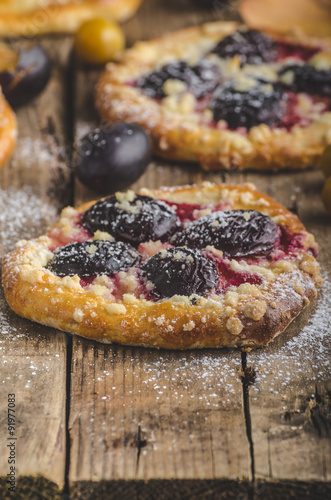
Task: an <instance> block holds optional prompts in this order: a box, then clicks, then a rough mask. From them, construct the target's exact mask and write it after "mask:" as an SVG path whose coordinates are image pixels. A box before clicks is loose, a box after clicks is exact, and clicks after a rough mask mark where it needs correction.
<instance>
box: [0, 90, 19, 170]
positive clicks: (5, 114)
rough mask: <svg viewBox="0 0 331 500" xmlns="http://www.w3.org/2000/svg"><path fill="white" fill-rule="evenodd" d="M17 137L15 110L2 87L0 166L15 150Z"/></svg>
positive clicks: (0, 105) (0, 94) (0, 104)
mask: <svg viewBox="0 0 331 500" xmlns="http://www.w3.org/2000/svg"><path fill="white" fill-rule="evenodd" d="M16 137H17V124H16V117H15V113H14V111H13V110H12V109H11V107H10V106H9V104H8V103H7V101H6V99H5V98H4V96H3V94H2V92H1V87H0V168H1V167H2V166H3V165H4V164H5V163H6V161H7V160H8V159H9V157H10V155H11V154H12V152H13V149H14V146H15V143H16Z"/></svg>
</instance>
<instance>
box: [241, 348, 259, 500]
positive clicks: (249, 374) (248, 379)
mask: <svg viewBox="0 0 331 500" xmlns="http://www.w3.org/2000/svg"><path fill="white" fill-rule="evenodd" d="M241 369H242V372H241V382H242V389H243V405H244V415H245V427H246V436H247V440H248V445H249V454H250V461H251V481H252V483H251V488H250V489H249V490H248V495H249V499H250V500H254V497H255V486H256V485H255V459H254V442H253V435H252V420H251V414H250V409H249V388H250V386H251V385H252V384H253V383H254V381H255V370H254V369H253V368H252V367H250V366H247V353H246V352H244V351H243V352H242V353H241Z"/></svg>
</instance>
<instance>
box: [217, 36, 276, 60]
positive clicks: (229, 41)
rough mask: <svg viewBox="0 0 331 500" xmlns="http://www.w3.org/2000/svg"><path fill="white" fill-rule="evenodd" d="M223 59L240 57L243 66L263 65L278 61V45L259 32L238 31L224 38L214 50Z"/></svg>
mask: <svg viewBox="0 0 331 500" xmlns="http://www.w3.org/2000/svg"><path fill="white" fill-rule="evenodd" d="M212 53H213V54H217V55H218V56H219V57H221V58H222V59H231V58H232V57H234V56H235V55H239V56H240V59H241V63H242V64H261V63H263V62H272V61H276V59H277V43H276V42H275V41H274V40H272V39H271V38H270V37H269V36H267V35H265V34H263V33H261V32H260V31H257V30H238V31H235V32H234V33H232V34H231V35H228V36H227V37H225V38H223V40H221V41H220V42H219V43H218V44H217V45H216V47H214V49H213V50H212Z"/></svg>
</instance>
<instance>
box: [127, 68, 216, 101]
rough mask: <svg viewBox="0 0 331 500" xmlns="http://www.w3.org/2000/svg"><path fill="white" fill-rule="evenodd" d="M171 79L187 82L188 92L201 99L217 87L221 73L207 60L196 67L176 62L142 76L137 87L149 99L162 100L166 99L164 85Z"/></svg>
mask: <svg viewBox="0 0 331 500" xmlns="http://www.w3.org/2000/svg"><path fill="white" fill-rule="evenodd" d="M169 79H170V80H180V81H182V82H185V83H186V84H187V86H188V90H190V92H192V94H194V96H195V97H196V98H197V99H200V98H202V97H204V96H205V95H206V94H208V93H209V92H212V91H213V90H214V89H215V88H216V87H217V85H218V84H219V82H220V72H219V69H218V68H217V66H216V65H215V64H212V63H211V62H210V61H208V60H207V59H201V61H200V62H199V63H198V64H196V65H195V66H189V65H188V64H187V63H186V62H185V61H175V62H173V63H169V64H166V65H165V66H162V67H161V68H159V69H157V70H155V71H153V72H152V73H148V74H146V75H143V76H141V77H140V78H139V79H138V81H137V83H136V87H138V88H140V89H142V90H143V92H144V93H145V94H146V95H148V96H149V97H152V98H154V99H162V98H163V97H165V93H164V91H163V85H164V83H165V82H166V81H167V80H169Z"/></svg>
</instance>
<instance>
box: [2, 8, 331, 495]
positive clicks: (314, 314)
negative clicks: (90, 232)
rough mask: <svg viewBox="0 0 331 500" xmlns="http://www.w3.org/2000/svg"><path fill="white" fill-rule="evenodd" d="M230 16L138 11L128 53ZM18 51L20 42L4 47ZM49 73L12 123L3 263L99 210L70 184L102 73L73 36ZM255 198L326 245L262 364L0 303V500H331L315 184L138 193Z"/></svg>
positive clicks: (169, 168)
mask: <svg viewBox="0 0 331 500" xmlns="http://www.w3.org/2000/svg"><path fill="white" fill-rule="evenodd" d="M234 15H235V13H234V12H233V11H231V9H230V10H222V9H217V10H215V9H214V10H211V9H198V8H197V7H196V6H194V3H193V2H190V1H189V0H167V1H164V0H163V1H162V0H154V1H153V0H145V2H144V4H143V6H142V7H141V9H140V11H139V13H138V15H137V16H136V17H135V18H133V19H132V20H130V21H129V22H127V23H126V24H125V25H124V29H125V32H126V35H127V40H128V44H129V45H130V44H132V43H133V42H134V41H135V40H137V39H147V38H150V37H153V36H156V35H158V34H160V33H162V32H165V31H168V30H170V29H176V28H180V27H183V26H187V25H189V24H197V23H199V22H201V21H204V20H212V19H220V18H221V17H222V16H224V18H233V17H234ZM13 43H14V44H15V45H16V46H17V47H20V46H23V45H24V44H25V43H26V41H17V40H16V41H13ZM41 43H42V45H43V46H44V47H45V48H46V49H47V51H48V52H49V54H50V56H51V58H52V60H53V62H54V70H53V75H52V79H51V81H50V83H49V85H48V86H47V88H46V90H45V91H44V92H43V93H42V95H40V96H39V97H38V98H37V99H35V100H34V101H33V102H32V103H31V104H29V105H28V106H25V107H22V108H20V109H19V110H18V111H17V115H18V124H19V141H18V145H17V148H16V150H15V154H14V156H13V158H12V160H11V161H10V162H9V163H8V164H7V165H6V166H5V167H4V168H3V169H2V170H1V172H0V224H1V242H0V253H1V255H3V254H4V253H5V252H7V251H9V250H11V249H12V248H13V246H14V244H15V242H16V241H17V240H19V239H21V238H30V237H35V236H37V235H39V234H42V233H43V232H44V231H45V229H46V227H47V226H48V225H49V224H51V223H52V222H54V221H55V220H56V218H57V217H58V213H59V210H60V209H61V208H62V207H64V206H66V205H68V204H75V205H79V204H80V203H82V202H84V201H87V200H90V199H94V198H96V197H97V195H96V194H95V193H93V192H92V191H88V190H87V189H85V188H84V187H82V186H81V185H80V184H79V183H78V182H77V181H75V180H74V179H73V178H72V173H71V169H70V159H71V155H72V147H73V144H74V143H75V142H76V140H77V139H78V138H79V137H81V136H82V135H83V134H85V133H86V132H87V131H89V130H91V129H92V128H93V127H94V126H95V125H96V124H97V123H98V118H97V116H96V113H95V111H94V107H93V97H92V94H93V86H94V84H95V81H96V79H97V77H98V75H99V73H100V72H99V71H98V70H93V69H88V68H84V67H82V66H79V65H78V64H77V62H76V61H75V59H74V57H73V55H72V39H71V37H69V36H63V37H43V38H42V39H41ZM202 180H212V181H216V182H224V181H225V182H235V183H236V182H244V181H251V182H254V183H255V184H256V185H257V186H258V188H259V189H261V190H262V191H264V192H266V193H267V194H269V195H271V196H273V197H274V198H275V199H276V200H277V201H279V202H281V203H283V204H284V205H285V206H286V207H288V208H290V209H291V210H293V211H295V212H296V213H298V215H299V217H300V218H301V219H302V221H303V223H304V224H305V225H306V226H307V228H308V229H309V230H310V231H312V232H313V233H314V234H315V236H316V238H317V240H318V242H319V244H320V262H321V265H322V271H323V276H324V285H323V286H322V287H321V290H320V294H319V297H318V298H317V299H316V300H315V301H314V302H313V303H312V304H311V305H310V306H309V308H308V309H307V310H305V311H304V312H303V314H301V315H300V317H299V318H298V319H297V320H296V321H294V322H293V324H292V325H291V326H290V327H289V328H288V329H287V331H286V333H284V334H283V335H282V336H281V337H280V338H278V339H277V340H276V341H275V342H274V343H273V344H272V345H270V347H268V348H266V349H264V350H257V351H253V352H251V353H249V354H247V355H246V354H241V353H240V352H239V351H233V350H226V349H222V350H204V351H185V352H169V351H157V350H152V349H143V348H130V347H121V346H109V345H102V344H98V343H95V342H92V341H87V340H84V339H82V338H78V337H72V336H70V335H68V334H65V333H63V332H59V331H57V330H54V329H51V328H46V327H43V326H41V325H37V324H34V323H32V322H29V321H27V320H24V319H21V318H19V317H17V316H16V315H15V314H14V313H12V312H11V311H10V309H9V308H8V306H7V304H6V302H5V299H4V297H3V293H2V291H1V292H0V293H1V297H0V300H1V302H0V324H1V337H0V366H1V372H0V401H1V403H0V408H1V412H0V437H1V439H0V446H1V448H0V476H1V480H0V498H18V499H58V498H61V497H63V498H65V499H69V498H72V499H106V498H107V499H108V498H110V499H121V500H126V499H130V500H131V499H141V500H145V499H146V500H149V499H151V500H152V499H157V500H163V499H164V500H165V499H172V500H175V499H187V500H190V499H205V500H206V499H210V500H212V499H223V498H233V499H238V500H239V499H241V500H244V499H253V498H256V499H257V498H258V499H260V498H261V499H269V498H270V499H272V498H275V499H287V498H291V499H292V498H300V499H301V498H317V499H323V500H324V499H326V498H328V497H329V498H330V495H331V482H330V481H331V417H330V410H331V402H330V398H331V378H330V366H329V362H330V347H331V337H330V314H329V312H330V308H331V276H330V274H331V273H330V248H331V230H330V227H331V219H330V218H329V217H328V216H327V215H326V213H325V211H324V209H323V206H322V202H321V197H320V192H321V188H322V184H323V177H322V174H321V173H320V172H319V171H318V170H316V171H313V170H311V171H308V172H299V173H282V174H266V175H262V174H257V173H245V174H238V173H227V174H224V173H219V174H218V173H205V172H203V171H202V170H200V169H199V167H198V166H197V165H184V166H183V165H180V164H170V163H166V162H161V161H159V160H155V161H154V162H153V163H152V164H151V165H150V166H149V168H148V170H147V172H146V173H145V174H144V175H143V176H142V177H141V179H139V181H138V182H137V183H136V184H135V185H134V187H140V186H148V187H158V186H160V185H176V184H183V183H192V182H200V181H202ZM9 393H10V394H11V393H15V398H16V416H17V430H16V436H17V441H16V443H17V474H18V481H17V491H16V494H15V495H14V496H12V495H10V494H9V493H8V491H7V487H8V484H6V475H7V474H8V472H9V465H8V448H7V442H8V441H7V436H8V431H7V424H6V419H7V398H8V394H9Z"/></svg>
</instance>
